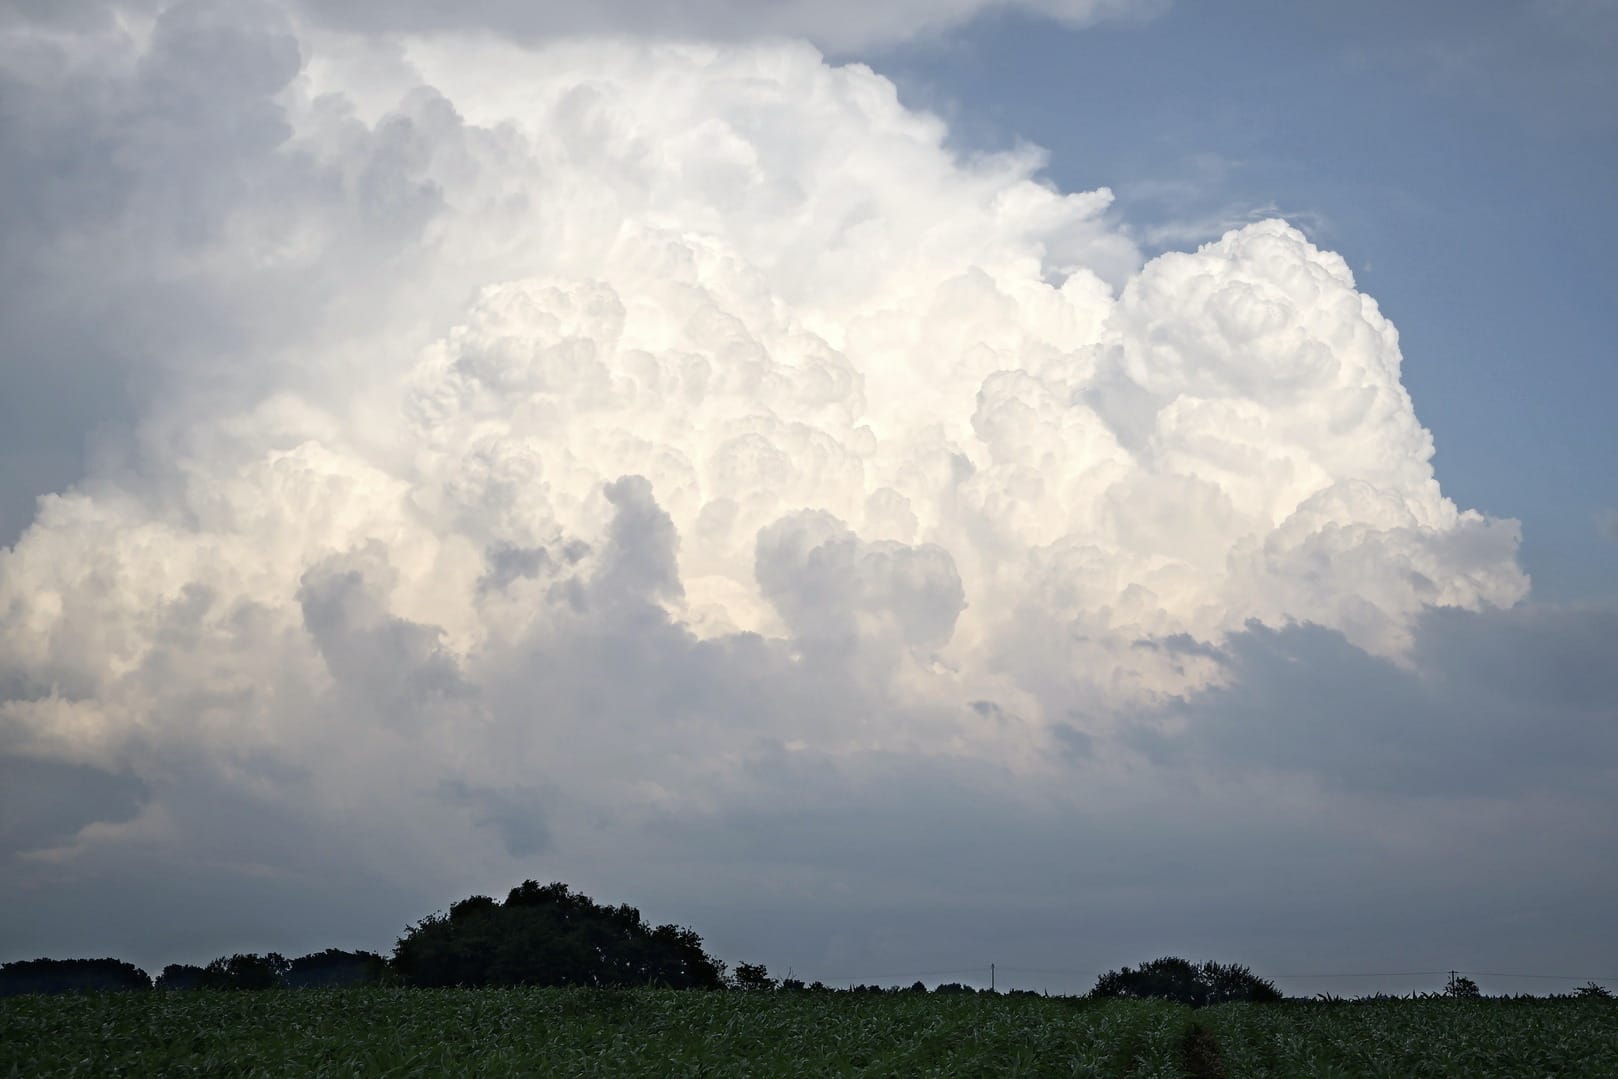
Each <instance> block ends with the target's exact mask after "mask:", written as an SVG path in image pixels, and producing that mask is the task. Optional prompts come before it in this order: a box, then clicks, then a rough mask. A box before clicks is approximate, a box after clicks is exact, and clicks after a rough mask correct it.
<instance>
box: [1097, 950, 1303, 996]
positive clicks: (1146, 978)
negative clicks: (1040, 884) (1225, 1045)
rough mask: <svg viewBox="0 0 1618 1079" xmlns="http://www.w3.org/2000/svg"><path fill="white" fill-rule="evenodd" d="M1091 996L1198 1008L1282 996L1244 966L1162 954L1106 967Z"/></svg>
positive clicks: (1271, 984) (1268, 983)
mask: <svg viewBox="0 0 1618 1079" xmlns="http://www.w3.org/2000/svg"><path fill="white" fill-rule="evenodd" d="M1090 995H1091V996H1093V997H1125V998H1129V999H1134V1000H1140V999H1146V998H1156V999H1162V1000H1173V1001H1178V1002H1179V1003H1181V1004H1189V1005H1191V1006H1192V1007H1194V1008H1200V1007H1203V1006H1205V1005H1209V1004H1227V1003H1230V1002H1233V1001H1254V1002H1259V1003H1268V1002H1271V1001H1277V1000H1280V999H1281V993H1280V990H1278V989H1276V988H1275V985H1274V983H1272V982H1269V981H1266V980H1264V979H1263V978H1260V977H1258V976H1257V975H1255V974H1254V973H1253V972H1252V971H1250V970H1248V969H1247V968H1246V967H1244V966H1240V965H1237V964H1221V963H1213V962H1208V963H1193V962H1191V961H1190V960H1187V959H1179V958H1176V957H1174V956H1165V957H1164V958H1162V959H1154V960H1152V961H1151V962H1150V963H1142V964H1141V965H1140V967H1139V969H1135V970H1131V969H1130V968H1129V967H1124V968H1122V969H1120V970H1109V971H1108V972H1107V973H1105V974H1103V975H1101V977H1099V978H1097V979H1096V984H1095V988H1094V989H1091V990H1090Z"/></svg>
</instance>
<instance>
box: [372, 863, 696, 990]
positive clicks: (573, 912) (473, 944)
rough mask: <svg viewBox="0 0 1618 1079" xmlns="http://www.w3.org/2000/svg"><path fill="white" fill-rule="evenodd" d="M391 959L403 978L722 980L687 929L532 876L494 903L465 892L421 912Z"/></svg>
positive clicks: (475, 981)
mask: <svg viewBox="0 0 1618 1079" xmlns="http://www.w3.org/2000/svg"><path fill="white" fill-rule="evenodd" d="M393 962H394V969H395V971H396V972H397V974H398V975H399V977H400V978H401V979H402V980H403V981H404V982H405V984H407V985H590V986H634V985H665V986H670V987H673V988H677V989H686V988H691V989H718V988H720V987H721V986H722V985H723V984H724V964H723V963H721V962H719V961H717V960H715V959H713V958H712V957H710V956H709V955H708V954H707V953H706V952H705V951H703V948H702V938H701V937H699V936H697V934H696V933H694V932H692V931H691V930H690V929H685V928H682V927H680V926H675V925H660V926H656V927H653V926H649V925H647V924H646V922H645V920H644V919H642V917H641V913H640V911H639V910H637V909H635V908H634V907H631V906H628V905H627V904H625V905H621V906H616V907H612V906H604V905H602V904H599V903H596V902H595V901H594V900H592V899H591V898H590V897H589V896H586V895H581V894H579V893H577V892H574V891H573V890H572V889H570V888H569V887H568V886H567V885H565V884H561V883H552V884H546V885H541V884H539V883H538V882H536V881H532V880H529V881H524V882H523V883H522V884H520V885H518V886H517V887H516V888H513V889H512V890H511V892H510V893H509V894H508V895H507V896H506V901H505V902H504V903H497V902H495V900H493V899H491V898H489V897H488V896H470V897H468V898H466V899H463V900H461V901H459V902H457V903H454V904H451V906H450V908H449V913H448V914H447V915H445V914H434V915H431V916H429V917H427V918H424V919H422V920H421V921H420V922H418V923H416V924H415V925H413V926H411V927H410V928H408V929H407V930H406V931H405V934H404V936H402V937H400V938H399V941H398V943H397V944H396V945H395V947H394V953H393Z"/></svg>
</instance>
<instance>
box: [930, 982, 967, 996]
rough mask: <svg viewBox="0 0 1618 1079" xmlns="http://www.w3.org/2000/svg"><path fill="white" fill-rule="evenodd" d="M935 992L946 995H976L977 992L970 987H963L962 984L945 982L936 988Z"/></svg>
mask: <svg viewBox="0 0 1618 1079" xmlns="http://www.w3.org/2000/svg"><path fill="white" fill-rule="evenodd" d="M933 992H935V993H945V994H949V993H976V992H977V990H976V989H974V988H972V987H971V986H970V985H962V984H961V983H960V982H943V983H941V984H940V985H939V986H938V987H937V988H935V989H934V990H933Z"/></svg>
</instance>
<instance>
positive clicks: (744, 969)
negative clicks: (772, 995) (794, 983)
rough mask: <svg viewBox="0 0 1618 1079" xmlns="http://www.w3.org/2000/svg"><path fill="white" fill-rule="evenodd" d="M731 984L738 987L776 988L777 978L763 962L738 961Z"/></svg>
mask: <svg viewBox="0 0 1618 1079" xmlns="http://www.w3.org/2000/svg"><path fill="white" fill-rule="evenodd" d="M731 984H732V985H733V986H734V987H735V988H737V989H774V988H775V979H774V978H772V977H770V972H769V970H768V969H767V968H766V967H765V966H764V964H763V963H738V964H736V973H735V974H733V975H732V976H731Z"/></svg>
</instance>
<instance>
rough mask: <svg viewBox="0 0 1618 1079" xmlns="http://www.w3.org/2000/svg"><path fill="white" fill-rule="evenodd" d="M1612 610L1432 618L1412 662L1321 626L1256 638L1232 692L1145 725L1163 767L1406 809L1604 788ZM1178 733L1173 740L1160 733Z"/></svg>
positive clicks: (1238, 645)
mask: <svg viewBox="0 0 1618 1079" xmlns="http://www.w3.org/2000/svg"><path fill="white" fill-rule="evenodd" d="M1615 642H1618V608H1613V607H1611V606H1592V607H1571V608H1556V607H1543V606H1526V607H1522V608H1515V609H1511V610H1504V611H1488V612H1483V613H1469V612H1459V611H1453V610H1442V609H1440V610H1433V611H1430V612H1428V613H1427V614H1426V615H1425V616H1424V617H1423V619H1422V621H1421V622H1420V623H1419V625H1418V628H1417V630H1416V633H1415V646H1414V648H1413V649H1412V651H1411V654H1410V655H1409V657H1408V658H1407V659H1406V660H1405V661H1403V662H1398V661H1393V660H1389V659H1383V658H1378V657H1375V656H1371V655H1368V654H1367V653H1365V652H1363V651H1361V650H1359V649H1357V648H1355V647H1354V646H1353V645H1351V644H1349V643H1348V642H1347V641H1346V640H1344V639H1343V637H1342V635H1341V634H1338V633H1335V632H1332V631H1330V630H1326V629H1322V628H1320V627H1318V626H1308V625H1301V626H1289V627H1286V628H1282V629H1270V628H1266V627H1263V626H1258V625H1253V626H1251V627H1249V628H1248V629H1247V630H1246V631H1245V632H1243V633H1240V634H1237V635H1236V636H1234V637H1232V638H1231V639H1230V640H1229V641H1228V642H1227V643H1226V644H1225V645H1224V646H1223V647H1222V648H1220V649H1219V650H1218V656H1219V660H1220V663H1221V665H1222V666H1223V668H1224V672H1225V674H1226V676H1227V677H1228V678H1229V683H1228V684H1227V685H1224V686H1221V687H1219V688H1215V689H1210V690H1206V691H1204V692H1202V693H1199V694H1196V695H1194V696H1192V697H1189V698H1186V699H1182V700H1180V701H1178V702H1176V703H1175V704H1174V705H1172V706H1170V707H1169V708H1167V709H1165V710H1163V712H1162V713H1159V714H1157V715H1153V716H1150V717H1146V718H1143V719H1142V721H1141V723H1140V725H1139V726H1137V727H1136V728H1134V730H1133V731H1132V732H1131V734H1130V735H1128V739H1129V741H1130V742H1131V744H1133V745H1134V746H1135V747H1137V748H1139V749H1140V750H1141V751H1143V752H1145V753H1146V754H1147V755H1148V756H1149V757H1152V758H1154V759H1157V760H1161V761H1164V762H1173V763H1176V764H1187V763H1190V762H1203V763H1207V762H1212V761H1218V762H1220V763H1219V765H1218V767H1222V768H1230V769H1238V770H1241V769H1264V768H1269V769H1276V770H1280V771H1287V772H1297V773H1301V774H1306V775H1309V776H1313V777H1316V778H1318V779H1320V780H1321V781H1323V782H1325V783H1327V784H1330V785H1332V786H1337V787H1341V788H1344V789H1349V790H1358V791H1369V792H1376V793H1380V794H1387V795H1398V796H1404V797H1434V798H1445V797H1484V798H1499V797H1510V796H1515V795H1520V794H1522V793H1524V792H1527V791H1531V790H1556V789H1564V788H1566V789H1585V788H1590V787H1592V786H1595V787H1599V786H1600V785H1602V784H1604V783H1605V782H1606V781H1607V777H1608V776H1609V775H1610V774H1611V773H1612V772H1614V771H1618V662H1615V660H1618V643H1615ZM1165 717H1169V718H1173V719H1175V720H1178V721H1180V722H1181V725H1182V726H1183V729H1181V730H1179V731H1178V732H1177V733H1173V734H1169V733H1164V729H1163V727H1162V726H1161V725H1160V724H1159V723H1158V722H1157V721H1158V720H1161V719H1163V718H1165Z"/></svg>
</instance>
